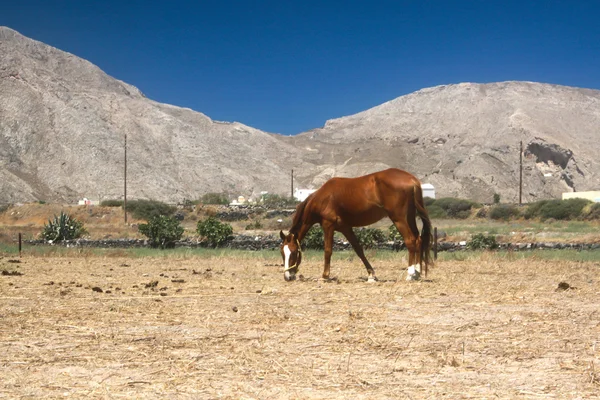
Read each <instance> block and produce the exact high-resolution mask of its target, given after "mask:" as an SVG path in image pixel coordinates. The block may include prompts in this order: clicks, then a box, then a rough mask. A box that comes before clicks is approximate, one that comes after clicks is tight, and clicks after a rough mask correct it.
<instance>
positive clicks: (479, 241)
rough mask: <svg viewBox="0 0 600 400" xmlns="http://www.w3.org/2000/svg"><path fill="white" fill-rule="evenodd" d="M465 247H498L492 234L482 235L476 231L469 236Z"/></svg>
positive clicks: (474, 248)
mask: <svg viewBox="0 0 600 400" xmlns="http://www.w3.org/2000/svg"><path fill="white" fill-rule="evenodd" d="M467 247H468V248H469V249H471V250H478V249H488V250H491V249H495V248H497V247H498V243H497V242H496V237H495V236H493V235H487V236H486V235H484V234H483V233H476V234H475V235H473V236H472V237H471V240H470V241H469V242H468V243H467Z"/></svg>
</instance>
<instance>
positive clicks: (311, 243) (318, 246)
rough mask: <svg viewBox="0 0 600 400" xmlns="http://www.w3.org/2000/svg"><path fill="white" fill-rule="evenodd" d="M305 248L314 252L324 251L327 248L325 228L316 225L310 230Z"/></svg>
mask: <svg viewBox="0 0 600 400" xmlns="http://www.w3.org/2000/svg"><path fill="white" fill-rule="evenodd" d="M304 247H306V248H307V249H314V250H323V249H324V248H325V239H324V236H323V228H321V226H319V225H314V226H313V227H312V228H310V229H309V231H308V233H307V234H306V236H305V237H304Z"/></svg>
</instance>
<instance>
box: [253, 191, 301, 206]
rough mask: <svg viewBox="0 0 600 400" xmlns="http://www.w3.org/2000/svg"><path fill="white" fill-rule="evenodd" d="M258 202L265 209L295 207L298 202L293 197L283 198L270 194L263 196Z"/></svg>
mask: <svg viewBox="0 0 600 400" xmlns="http://www.w3.org/2000/svg"><path fill="white" fill-rule="evenodd" d="M260 202H261V203H262V204H263V205H264V206H265V207H267V208H282V207H295V206H296V205H297V204H298V200H296V199H295V198H293V197H292V198H290V197H283V196H280V195H278V194H271V193H267V194H265V195H263V196H262V197H261V199H260Z"/></svg>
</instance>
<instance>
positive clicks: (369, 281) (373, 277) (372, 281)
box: [367, 276, 379, 283]
mask: <svg viewBox="0 0 600 400" xmlns="http://www.w3.org/2000/svg"><path fill="white" fill-rule="evenodd" d="M378 280H379V279H377V277H375V276H370V277H369V278H367V283H376V282H377V281H378Z"/></svg>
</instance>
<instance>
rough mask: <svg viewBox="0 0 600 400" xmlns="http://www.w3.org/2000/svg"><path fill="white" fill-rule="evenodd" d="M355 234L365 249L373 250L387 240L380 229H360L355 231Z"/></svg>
mask: <svg viewBox="0 0 600 400" xmlns="http://www.w3.org/2000/svg"><path fill="white" fill-rule="evenodd" d="M354 234H355V235H356V237H357V238H358V242H359V243H360V244H361V246H362V247H363V248H365V249H370V248H373V247H375V246H377V244H378V243H381V242H384V241H385V239H386V236H385V234H384V233H383V231H382V230H380V229H373V228H360V229H355V230H354Z"/></svg>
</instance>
